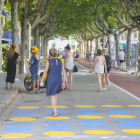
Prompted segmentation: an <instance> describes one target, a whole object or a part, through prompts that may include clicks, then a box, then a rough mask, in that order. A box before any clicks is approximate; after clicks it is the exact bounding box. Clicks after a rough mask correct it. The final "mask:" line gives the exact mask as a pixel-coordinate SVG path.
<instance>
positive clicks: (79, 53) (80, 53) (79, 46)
mask: <svg viewBox="0 0 140 140" xmlns="http://www.w3.org/2000/svg"><path fill="white" fill-rule="evenodd" d="M79 58H81V43H79Z"/></svg>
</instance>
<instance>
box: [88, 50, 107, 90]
mask: <svg viewBox="0 0 140 140" xmlns="http://www.w3.org/2000/svg"><path fill="white" fill-rule="evenodd" d="M97 53H98V56H96V57H95V59H94V63H93V65H92V67H91V68H90V70H89V73H91V72H92V71H93V68H94V72H95V74H96V77H97V80H98V86H99V89H98V91H97V92H101V76H102V74H103V73H104V67H105V73H107V68H106V61H105V58H104V56H102V51H101V49H98V51H97Z"/></svg>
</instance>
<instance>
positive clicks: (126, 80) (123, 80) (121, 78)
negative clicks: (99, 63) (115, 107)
mask: <svg viewBox="0 0 140 140" xmlns="http://www.w3.org/2000/svg"><path fill="white" fill-rule="evenodd" d="M78 63H79V64H80V65H82V66H84V67H86V68H88V69H90V67H91V66H90V63H89V62H87V60H84V59H80V61H79V62H78ZM130 71H132V73H133V72H134V68H131V69H125V68H124V69H123V70H117V69H114V70H111V73H110V77H109V79H110V81H111V82H112V83H113V84H115V85H117V86H119V87H120V88H122V89H124V90H126V91H128V92H129V93H130V94H133V95H135V96H136V97H138V98H140V77H139V76H134V75H132V74H130Z"/></svg>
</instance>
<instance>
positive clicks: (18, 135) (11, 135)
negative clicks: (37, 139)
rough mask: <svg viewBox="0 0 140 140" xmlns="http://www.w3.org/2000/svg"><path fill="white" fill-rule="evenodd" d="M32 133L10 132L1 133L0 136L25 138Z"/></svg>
mask: <svg viewBox="0 0 140 140" xmlns="http://www.w3.org/2000/svg"><path fill="white" fill-rule="evenodd" d="M31 136H33V135H32V134H26V133H12V134H3V135H1V136H0V137H2V138H25V137H31Z"/></svg>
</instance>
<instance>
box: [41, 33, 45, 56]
mask: <svg viewBox="0 0 140 140" xmlns="http://www.w3.org/2000/svg"><path fill="white" fill-rule="evenodd" d="M42 55H43V57H44V58H45V37H44V36H43V37H42Z"/></svg>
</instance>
